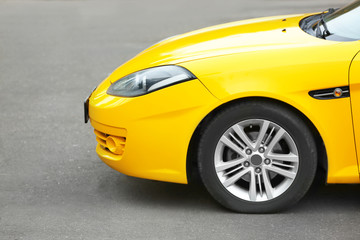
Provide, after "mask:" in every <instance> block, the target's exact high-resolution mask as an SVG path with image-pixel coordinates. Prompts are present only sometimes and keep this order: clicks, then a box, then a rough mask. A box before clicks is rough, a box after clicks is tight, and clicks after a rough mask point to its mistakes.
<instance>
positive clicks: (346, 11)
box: [324, 0, 360, 40]
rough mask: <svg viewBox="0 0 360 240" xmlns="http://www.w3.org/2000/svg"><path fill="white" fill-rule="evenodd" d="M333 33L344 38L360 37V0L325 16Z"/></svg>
mask: <svg viewBox="0 0 360 240" xmlns="http://www.w3.org/2000/svg"><path fill="white" fill-rule="evenodd" d="M324 21H325V23H326V25H327V28H328V29H329V32H330V33H331V34H334V35H337V36H339V37H343V38H349V39H356V40H358V39H360V0H358V1H355V2H353V3H351V4H350V5H348V6H346V7H344V8H341V9H339V10H337V11H335V12H333V13H330V14H328V15H325V16H324Z"/></svg>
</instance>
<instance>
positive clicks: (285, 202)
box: [198, 100, 317, 213]
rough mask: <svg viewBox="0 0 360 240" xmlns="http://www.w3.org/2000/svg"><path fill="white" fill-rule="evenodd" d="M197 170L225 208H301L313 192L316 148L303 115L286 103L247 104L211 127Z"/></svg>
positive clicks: (224, 114) (206, 132)
mask: <svg viewBox="0 0 360 240" xmlns="http://www.w3.org/2000/svg"><path fill="white" fill-rule="evenodd" d="M244 133H245V134H244ZM260 138H261V139H260ZM198 166H199V172H200V176H201V179H202V181H203V183H204V185H205V187H206V188H207V190H208V192H209V193H210V194H211V195H212V196H213V198H214V199H215V200H217V201H218V202H219V203H220V204H221V205H222V206H224V207H226V208H228V209H230V210H233V211H236V212H242V213H274V212H279V211H282V210H284V209H286V208H288V207H290V206H291V205H293V204H295V203H297V202H298V201H299V200H300V199H301V198H302V197H303V196H304V195H305V193H306V192H307V191H308V189H309V188H310V186H311V184H312V182H313V179H314V176H315V172H316V169H317V150H316V143H315V140H314V137H313V134H312V132H311V130H310V129H309V127H308V126H307V125H306V123H305V121H304V118H303V117H302V116H301V114H299V113H297V112H296V111H294V110H292V109H290V108H289V107H288V106H285V105H284V104H282V103H277V102H273V101H263V100H251V101H250V100H249V101H244V102H240V103H237V104H233V105H231V106H229V107H227V108H225V109H223V110H221V111H220V112H218V113H217V114H216V115H215V116H214V117H213V118H212V119H211V120H209V121H208V122H207V125H206V126H205V127H204V129H203V131H202V134H201V138H200V142H199V149H198Z"/></svg>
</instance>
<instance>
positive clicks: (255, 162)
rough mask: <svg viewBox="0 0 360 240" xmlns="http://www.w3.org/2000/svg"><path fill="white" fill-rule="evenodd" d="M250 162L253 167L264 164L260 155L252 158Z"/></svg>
mask: <svg viewBox="0 0 360 240" xmlns="http://www.w3.org/2000/svg"><path fill="white" fill-rule="evenodd" d="M250 161H251V163H252V165H255V166H259V165H260V164H262V157H261V156H260V155H257V154H255V155H253V156H252V157H251V160H250Z"/></svg>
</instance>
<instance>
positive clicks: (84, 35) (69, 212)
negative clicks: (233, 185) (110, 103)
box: [0, 0, 360, 240]
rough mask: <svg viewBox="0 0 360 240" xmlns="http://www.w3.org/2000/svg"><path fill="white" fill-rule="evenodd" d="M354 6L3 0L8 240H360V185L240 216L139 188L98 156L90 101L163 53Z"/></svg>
mask: <svg viewBox="0 0 360 240" xmlns="http://www.w3.org/2000/svg"><path fill="white" fill-rule="evenodd" d="M349 1H350V0H341V1H339V0H317V1H309V0H298V1H293V0H278V1H269V0H261V1H260V0H259V1H258V0H253V1H240V0H231V1H230V0H229V1H227V0H225V1H210V0H208V1H206V0H193V1H190V0H182V1H166V0H151V1H146V0H143V1H140V0H138V1H130V0H121V1H100V0H98V1H86V0H83V1H70V0H68V1H46V0H43V1H31V0H29V1H3V0H0V239H2V240H3V239H4V240H5V239H36V240H38V239H327V240H328V239H360V186H359V185H348V186H347V185H337V186H326V187H321V188H319V189H315V190H313V191H312V192H310V193H309V194H308V195H307V197H306V198H305V199H304V200H303V201H302V202H301V203H300V204H298V205H296V206H295V207H294V208H292V209H291V210H289V211H287V212H284V213H281V214H273V215H245V214H234V213H231V212H229V211H227V210H225V209H223V208H222V207H220V206H219V205H218V204H217V203H215V202H214V201H213V200H212V198H211V197H210V196H209V194H208V193H207V192H206V191H205V190H204V189H203V188H202V187H201V186H199V185H180V184H171V183H162V182H155V181H149V180H142V179H136V178H131V177H127V176H125V175H122V174H121V173H118V172H116V171H114V170H112V169H110V168H109V167H108V166H106V165H105V164H103V163H102V162H101V160H100V159H99V158H98V157H97V155H96V153H95V146H96V141H95V137H94V134H93V132H92V128H91V126H90V125H89V124H88V125H84V124H83V108H82V101H83V100H84V98H85V97H86V96H87V95H88V93H89V92H90V91H91V90H92V88H93V87H94V86H96V85H97V84H98V83H100V81H101V80H102V79H104V78H105V77H106V76H107V75H108V74H109V73H110V72H112V71H113V70H114V69H115V68H116V67H117V66H119V65H120V64H122V63H124V62H125V61H126V60H128V59H129V58H131V57H132V56H134V55H135V54H137V53H138V52H139V51H141V50H143V49H144V48H146V47H148V46H150V45H152V44H153V43H155V42H157V41H159V40H161V39H163V38H166V37H168V36H172V35H175V34H179V33H183V32H186V31H190V30H194V29H197V28H201V27H205V26H209V25H214V24H219V23H224V22H229V21H235V20H240V19H246V18H253V17H260V16H268V15H280V14H288V13H302V12H314V11H321V10H324V9H326V8H328V7H338V6H341V5H343V4H345V3H348V2H349Z"/></svg>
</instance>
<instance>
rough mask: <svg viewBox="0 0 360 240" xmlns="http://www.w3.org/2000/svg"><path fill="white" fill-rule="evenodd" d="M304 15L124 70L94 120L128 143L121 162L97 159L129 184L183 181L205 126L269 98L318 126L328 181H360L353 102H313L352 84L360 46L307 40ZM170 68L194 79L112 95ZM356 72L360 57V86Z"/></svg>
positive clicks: (193, 36) (193, 38)
mask: <svg viewBox="0 0 360 240" xmlns="http://www.w3.org/2000/svg"><path fill="white" fill-rule="evenodd" d="M306 16H309V15H292V16H278V17H269V18H260V19H252V20H245V21H239V22H234V23H228V24H223V25H219V26H214V27H209V28H205V29H201V30H197V31H194V32H190V33H187V34H183V35H179V36H176V37H173V38H169V39H167V40H165V41H163V42H160V43H157V44H155V45H154V46H152V47H150V48H149V49H147V50H145V51H143V52H142V53H140V54H139V55H137V56H136V57H135V58H133V59H131V60H130V61H128V62H127V63H125V64H124V65H122V66H120V67H119V68H118V69H117V70H115V71H114V72H113V73H112V74H111V75H110V76H109V77H108V78H107V79H105V80H104V81H103V82H102V84H100V86H99V87H98V88H97V89H96V90H95V92H94V93H93V94H92V96H91V98H90V102H89V114H90V119H91V123H92V125H93V127H94V128H95V129H96V130H98V131H100V132H102V133H105V134H108V135H113V136H121V137H126V144H125V150H124V153H123V155H121V156H116V154H111V153H110V152H109V151H107V150H105V149H104V148H102V147H101V146H99V145H98V147H97V153H98V155H99V156H100V158H101V159H102V160H103V161H104V162H105V163H107V164H108V165H109V166H111V167H113V168H114V169H116V170H118V171H120V172H123V173H125V174H128V175H131V176H136V177H142V178H148V179H156V180H162V181H169V182H177V183H187V177H186V161H187V159H186V157H187V151H188V147H189V143H190V140H191V137H192V135H193V133H194V131H195V129H196V127H197V126H198V124H199V123H200V122H201V120H202V119H203V118H205V117H206V116H207V115H208V114H209V113H210V112H212V111H213V110H214V109H216V108H217V107H219V106H221V105H222V104H225V103H227V102H229V101H232V100H235V99H241V98H245V97H266V98H272V99H277V100H279V101H282V102H284V103H287V104H289V105H291V106H293V107H294V108H296V109H298V110H299V111H300V112H302V113H303V114H304V115H305V116H306V117H307V118H308V119H309V120H310V121H311V122H312V123H313V124H314V126H315V127H316V128H317V130H318V132H319V133H320V135H321V137H322V139H323V141H324V144H325V148H326V153H327V160H328V183H359V182H360V180H359V169H358V162H357V157H356V148H355V140H354V129H353V119H352V112H351V102H350V98H340V99H333V100H317V99H314V98H312V97H310V96H309V94H308V92H309V91H311V90H316V89H324V88H331V87H337V86H346V85H348V84H349V82H348V81H349V79H348V71H349V66H350V64H351V61H352V59H353V57H354V56H355V55H356V53H357V52H358V51H359V50H360V42H359V41H354V42H335V41H328V40H322V39H318V38H316V37H313V36H310V35H308V34H307V33H305V32H303V31H302V30H301V29H300V27H299V22H300V20H301V19H303V18H304V17H306ZM168 64H177V65H179V66H183V67H185V68H187V69H188V70H189V71H191V72H192V73H193V74H195V76H196V77H197V78H198V79H195V80H191V81H188V82H184V83H181V84H177V85H174V86H170V87H167V88H164V89H161V90H158V91H155V92H152V93H150V94H147V95H143V96H139V97H133V98H124V97H115V96H110V95H108V94H106V90H107V89H108V87H109V86H110V85H111V83H112V82H115V81H117V80H118V79H120V78H121V77H124V76H126V75H128V74H131V73H133V72H136V71H139V70H142V69H145V68H149V67H154V66H159V65H168ZM359 65H360V64H359V60H358V59H357V61H355V62H354V63H353V66H352V69H354V71H352V72H351V74H352V75H351V76H353V77H351V79H359V76H360V74H359V72H360V67H359ZM351 79H350V80H351ZM356 81H357V80H353V82H351V84H350V90H351V96H352V99H351V100H352V101H353V102H352V105H353V110H354V109H355V108H356V107H355V108H354V103H355V105H356V104H357V105H359V106H360V103H358V102H359V101H360V97H359V96H358V97H357V98H356V97H355V98H353V95H356V94H355V92H354V94H353V91H356V92H358V88H359V83H358V82H356ZM356 109H357V108H356ZM357 112H358V111H357ZM359 121H360V114H359V115H356V114H354V123H355V122H357V124H356V123H355V130H357V132H358V131H360V122H359ZM359 140H360V136H357V139H356V141H357V142H358V145H359Z"/></svg>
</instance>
